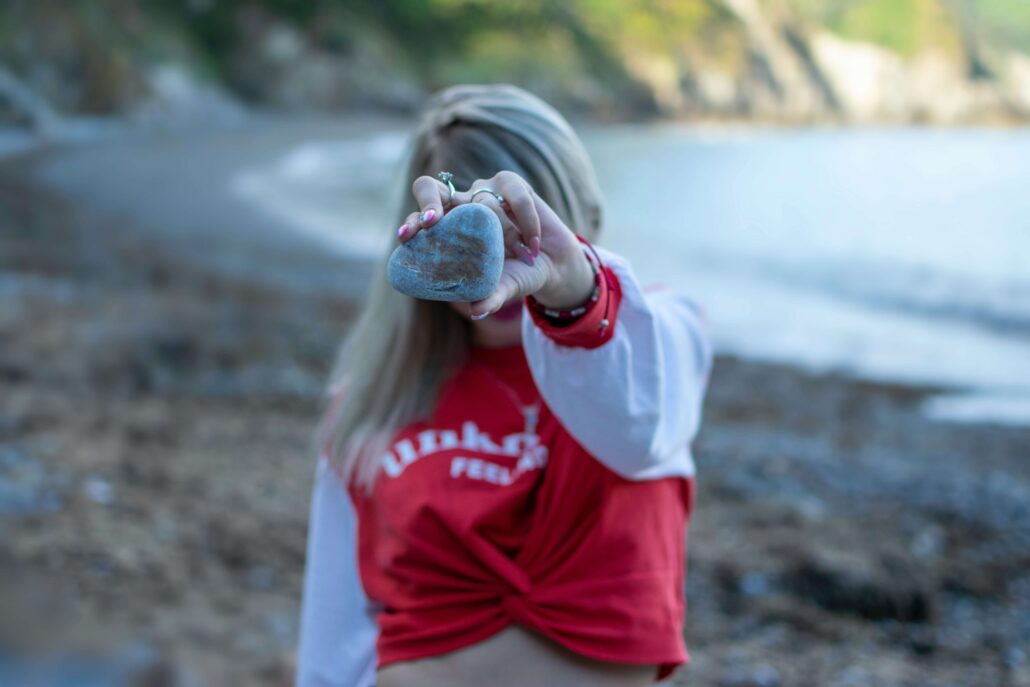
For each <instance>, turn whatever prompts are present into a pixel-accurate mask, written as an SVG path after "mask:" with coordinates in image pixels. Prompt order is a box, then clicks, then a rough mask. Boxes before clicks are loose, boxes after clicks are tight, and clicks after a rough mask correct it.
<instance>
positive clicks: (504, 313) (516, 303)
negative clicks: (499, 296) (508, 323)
mask: <svg viewBox="0 0 1030 687" xmlns="http://www.w3.org/2000/svg"><path fill="white" fill-rule="evenodd" d="M520 314H522V299H521V298H516V299H514V300H512V301H511V302H509V303H505V304H504V305H502V306H501V307H500V309H499V310H498V311H497V312H495V313H494V314H493V315H491V316H490V317H492V318H493V317H496V318H497V319H499V320H512V319H514V318H516V317H518V316H519V315H520Z"/></svg>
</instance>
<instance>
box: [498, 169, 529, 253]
mask: <svg viewBox="0 0 1030 687" xmlns="http://www.w3.org/2000/svg"><path fill="white" fill-rule="evenodd" d="M494 179H495V180H496V181H497V184H498V186H500V188H501V189H503V190H499V192H500V194H501V195H502V196H504V200H505V201H506V202H507V205H508V209H509V210H510V211H511V215H512V216H513V217H514V219H515V224H516V225H518V227H519V232H520V233H521V235H522V243H523V246H528V249H529V252H530V253H531V255H532V256H533V257H536V256H539V255H540V216H539V215H538V214H537V211H536V203H535V202H534V199H533V189H531V188H530V187H529V184H527V183H526V182H525V181H524V180H523V179H522V177H520V176H519V175H517V174H515V173H513V172H500V173H499V174H498V175H497V176H496V177H494Z"/></svg>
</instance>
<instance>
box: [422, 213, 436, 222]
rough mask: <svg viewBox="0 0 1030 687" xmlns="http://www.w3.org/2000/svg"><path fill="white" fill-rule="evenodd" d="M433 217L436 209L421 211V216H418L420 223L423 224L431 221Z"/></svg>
mask: <svg viewBox="0 0 1030 687" xmlns="http://www.w3.org/2000/svg"><path fill="white" fill-rule="evenodd" d="M434 217H436V210H426V211H425V212H423V213H422V216H421V217H419V220H420V221H421V222H422V224H425V223H426V222H432V221H433V218H434Z"/></svg>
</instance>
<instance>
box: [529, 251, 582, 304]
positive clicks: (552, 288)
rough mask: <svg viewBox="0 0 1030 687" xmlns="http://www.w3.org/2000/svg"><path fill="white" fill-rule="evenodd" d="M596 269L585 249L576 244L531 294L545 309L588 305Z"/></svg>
mask: <svg viewBox="0 0 1030 687" xmlns="http://www.w3.org/2000/svg"><path fill="white" fill-rule="evenodd" d="M596 281H597V269H596V268H595V267H594V266H593V263H591V261H590V259H589V258H588V257H587V254H586V249H585V248H583V249H581V247H580V246H577V247H576V249H575V250H574V251H573V252H572V255H571V256H570V258H569V260H568V261H566V262H564V263H562V264H561V265H558V266H556V268H555V270H554V271H553V272H552V275H551V278H550V279H548V280H547V283H546V284H544V286H543V287H542V288H541V289H540V290H539V291H537V292H536V293H534V294H533V298H534V299H535V300H536V302H537V303H539V304H540V305H541V306H543V307H544V308H546V309H547V310H552V311H562V310H569V309H572V308H577V307H580V306H585V305H588V304H589V302H590V298H591V296H592V295H593V292H594V290H595V288H594V287H595V283H596Z"/></svg>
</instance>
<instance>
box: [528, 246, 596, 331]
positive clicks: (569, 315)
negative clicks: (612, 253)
mask: <svg viewBox="0 0 1030 687" xmlns="http://www.w3.org/2000/svg"><path fill="white" fill-rule="evenodd" d="M576 238H578V239H579V240H580V242H581V243H583V252H584V254H585V255H586V256H587V262H589V263H590V269H591V270H593V272H594V289H593V291H591V292H590V298H589V299H588V300H587V302H586V304H584V305H579V306H576V307H575V308H569V309H567V310H553V309H551V308H548V307H545V306H544V305H543V304H542V303H541V302H540V301H538V300H537V299H536V298H534V297H533V296H527V297H526V301H527V302H528V304H529V307H530V308H532V309H533V310H534V311H535V312H537V313H539V314H541V315H543V316H544V317H546V318H548V320H550V321H551V322H552V323H553V324H555V325H557V326H563V325H568V324H572V322H574V321H575V320H577V319H578V318H579V317H580V316H581V315H583V314H584V313H585V312H586V311H587V310H589V309H590V306H591V305H592V304H593V303H596V302H597V299H598V298H600V296H601V279H602V278H603V279H605V281H606V282H607V275H605V274H604V270H603V269H602V267H601V258H600V256H598V255H597V252H596V251H594V247H593V246H591V245H590V244H589V243H587V241H586V240H585V239H583V238H582V237H580V236H576ZM605 300H606V302H605V305H604V317H603V318H602V319H601V324H600V327H598V330H599V331H603V330H604V329H605V328H606V327H607V326H608V303H607V299H605Z"/></svg>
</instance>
